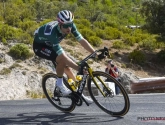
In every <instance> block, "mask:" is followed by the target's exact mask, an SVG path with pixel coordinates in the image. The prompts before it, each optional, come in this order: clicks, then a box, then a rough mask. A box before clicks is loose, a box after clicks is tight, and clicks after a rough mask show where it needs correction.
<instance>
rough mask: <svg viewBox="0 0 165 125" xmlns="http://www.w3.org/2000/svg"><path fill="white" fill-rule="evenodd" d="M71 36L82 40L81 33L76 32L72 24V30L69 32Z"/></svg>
mask: <svg viewBox="0 0 165 125" xmlns="http://www.w3.org/2000/svg"><path fill="white" fill-rule="evenodd" d="M71 32H72V34H73V35H74V37H75V38H76V39H77V40H78V41H80V40H82V39H83V36H82V35H81V33H80V32H79V31H78V30H77V28H76V25H75V24H73V27H72V30H71Z"/></svg>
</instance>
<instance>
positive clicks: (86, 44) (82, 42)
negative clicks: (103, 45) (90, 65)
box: [79, 38, 95, 53]
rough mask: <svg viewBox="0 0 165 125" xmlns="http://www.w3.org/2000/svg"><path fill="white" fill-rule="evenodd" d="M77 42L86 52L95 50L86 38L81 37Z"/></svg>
mask: <svg viewBox="0 0 165 125" xmlns="http://www.w3.org/2000/svg"><path fill="white" fill-rule="evenodd" d="M79 42H80V44H81V45H82V46H83V47H84V48H85V49H86V50H87V51H88V52H90V53H93V52H95V50H94V48H93V47H92V46H91V45H90V44H89V42H88V41H87V40H86V39H84V38H83V39H81V40H80V41H79Z"/></svg>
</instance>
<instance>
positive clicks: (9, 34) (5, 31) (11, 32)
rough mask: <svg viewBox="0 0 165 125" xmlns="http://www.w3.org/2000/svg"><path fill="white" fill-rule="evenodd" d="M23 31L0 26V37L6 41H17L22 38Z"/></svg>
mask: <svg viewBox="0 0 165 125" xmlns="http://www.w3.org/2000/svg"><path fill="white" fill-rule="evenodd" d="M21 33H22V31H21V30H20V29H17V28H14V27H11V26H8V25H6V24H5V25H4V24H3V25H0V36H1V37H2V38H5V39H6V40H11V39H17V38H19V37H20V36H21Z"/></svg>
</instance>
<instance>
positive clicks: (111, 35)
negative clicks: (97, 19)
mask: <svg viewBox="0 0 165 125" xmlns="http://www.w3.org/2000/svg"><path fill="white" fill-rule="evenodd" d="M104 33H105V34H106V38H105V39H107V40H111V39H119V38H121V35H122V33H121V32H120V31H119V30H118V29H116V28H112V27H107V28H105V30H104Z"/></svg>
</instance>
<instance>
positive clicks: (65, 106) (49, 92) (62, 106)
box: [42, 73, 76, 113]
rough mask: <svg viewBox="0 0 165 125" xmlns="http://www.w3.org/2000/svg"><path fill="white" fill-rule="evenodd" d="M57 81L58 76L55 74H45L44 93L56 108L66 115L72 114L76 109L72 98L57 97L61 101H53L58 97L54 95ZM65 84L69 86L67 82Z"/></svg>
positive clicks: (43, 81) (43, 79) (43, 80)
mask: <svg viewBox="0 0 165 125" xmlns="http://www.w3.org/2000/svg"><path fill="white" fill-rule="evenodd" d="M56 79H57V75H56V74H54V73H47V74H45V75H44V76H43V78H42V88H43V92H44V94H45V96H46V98H47V99H48V100H49V102H50V103H51V104H52V105H53V106H54V107H56V108H57V109H59V110H61V111H62V112H65V113H69V112H72V111H73V110H74V109H75V106H76V105H75V102H74V100H73V99H72V98H71V97H62V96H61V97H57V98H59V99H60V101H55V99H53V97H54V96H55V98H56V95H55V94H54V89H55V83H56ZM63 82H64V84H67V83H66V80H63ZM61 101H62V102H61Z"/></svg>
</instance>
